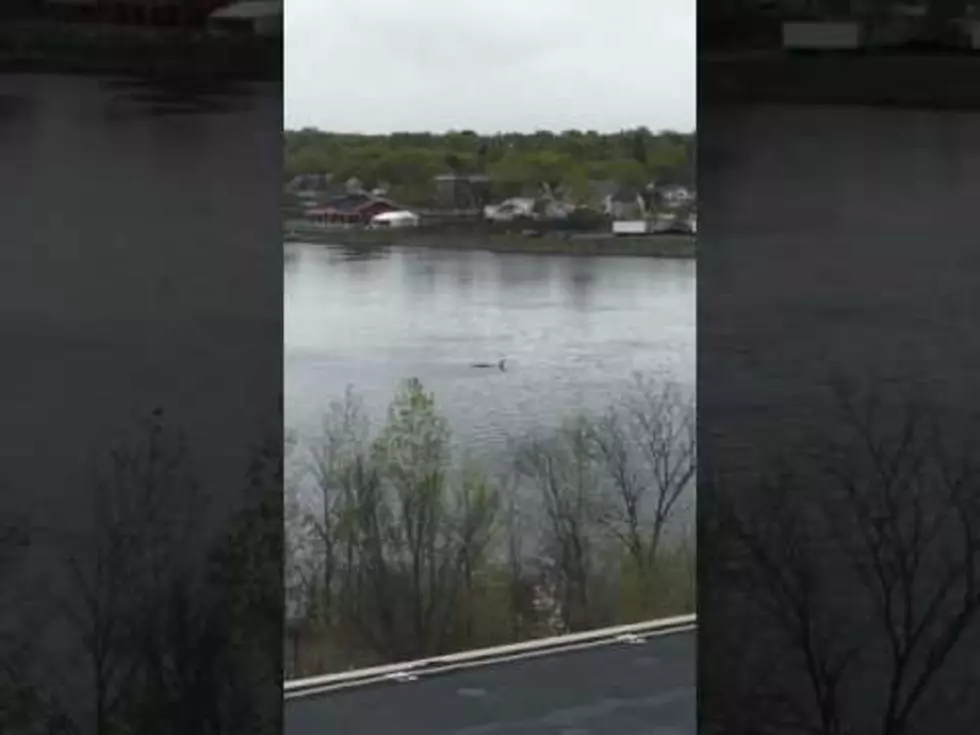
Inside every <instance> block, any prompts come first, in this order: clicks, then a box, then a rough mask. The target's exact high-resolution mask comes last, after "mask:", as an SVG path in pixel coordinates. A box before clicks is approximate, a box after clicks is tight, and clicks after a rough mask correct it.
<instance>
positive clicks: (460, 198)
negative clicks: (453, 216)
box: [434, 173, 490, 209]
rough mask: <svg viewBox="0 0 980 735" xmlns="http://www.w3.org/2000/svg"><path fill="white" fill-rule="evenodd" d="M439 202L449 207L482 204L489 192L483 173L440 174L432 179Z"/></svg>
mask: <svg viewBox="0 0 980 735" xmlns="http://www.w3.org/2000/svg"><path fill="white" fill-rule="evenodd" d="M434 182H435V185H436V194H437V196H438V200H439V204H440V205H441V206H443V207H447V208H449V209H467V208H470V207H481V206H483V205H484V204H485V203H486V201H487V199H488V198H489V194H490V177H489V176H486V175H485V174H456V173H453V174H442V175H440V176H436V177H435V179H434Z"/></svg>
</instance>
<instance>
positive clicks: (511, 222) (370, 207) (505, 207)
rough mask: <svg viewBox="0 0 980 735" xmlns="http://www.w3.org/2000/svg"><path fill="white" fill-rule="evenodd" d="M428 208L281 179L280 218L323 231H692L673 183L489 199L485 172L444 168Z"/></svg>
mask: <svg viewBox="0 0 980 735" xmlns="http://www.w3.org/2000/svg"><path fill="white" fill-rule="evenodd" d="M431 183H432V191H431V201H430V202H429V203H428V205H427V206H424V207H423V206H412V207H410V206H404V205H402V204H400V203H399V202H397V201H395V200H393V199H392V198H391V197H390V196H389V194H388V188H387V187H385V186H384V185H383V183H382V184H381V185H379V186H377V187H375V188H373V189H367V188H365V187H364V185H363V184H362V182H361V181H360V180H359V179H358V178H356V177H351V178H348V179H347V180H344V181H336V180H335V179H334V177H333V176H331V175H330V174H329V173H322V174H302V175H297V176H295V177H293V178H292V179H290V180H289V181H288V182H286V184H285V190H284V206H285V210H286V211H285V212H284V215H285V219H286V220H287V221H292V222H294V223H301V224H303V225H305V226H307V227H309V226H314V227H318V228H323V229H332V228H338V229H345V228H363V229H381V228H402V227H430V228H438V227H440V226H443V227H444V226H449V225H456V226H459V225H465V224H471V225H476V224H484V225H498V226H504V227H507V226H515V227H518V226H529V227H533V228H535V229H538V230H540V229H556V230H565V231H569V230H571V231H575V230H580V231H593V232H594V231H602V230H604V231H607V232H612V233H613V234H624V235H632V236H636V235H640V234H651V235H652V234H657V233H668V232H669V233H686V234H694V233H696V231H697V193H696V191H695V190H694V189H693V188H691V187H688V186H685V185H683V184H677V183H657V182H649V183H648V184H646V185H644V186H639V187H637V186H627V185H624V184H620V183H619V182H616V181H590V182H589V187H588V188H589V195H588V197H587V198H586V199H585V200H583V198H582V197H578V198H573V197H571V196H570V195H569V194H568V193H567V192H564V191H562V190H561V188H560V187H559V188H557V189H555V188H552V187H551V186H549V185H548V184H547V183H540V184H529V185H528V186H527V187H526V189H527V190H526V191H525V192H523V194H522V195H521V196H513V197H508V198H504V199H500V200H495V199H494V196H493V188H494V187H493V180H492V178H491V177H490V176H488V175H485V174H454V173H447V174H442V175H439V176H436V177H434V178H433V180H432V182H431Z"/></svg>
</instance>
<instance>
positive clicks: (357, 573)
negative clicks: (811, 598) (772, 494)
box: [286, 379, 696, 677]
mask: <svg viewBox="0 0 980 735" xmlns="http://www.w3.org/2000/svg"><path fill="white" fill-rule="evenodd" d="M449 439H450V436H449V428H448V426H447V424H446V421H445V419H444V418H443V417H442V416H441V415H440V414H439V412H438V410H437V406H436V403H435V399H434V397H433V396H432V395H430V394H428V393H427V392H426V391H425V389H424V388H423V386H422V385H421V384H420V383H419V382H418V381H415V380H411V381H408V382H407V383H405V384H404V385H403V387H402V389H401V391H400V392H399V393H398V395H397V396H396V397H395V399H394V400H393V402H392V404H391V406H390V409H389V413H388V418H387V421H386V422H385V424H384V425H383V426H382V427H380V429H379V430H378V431H377V432H376V433H374V434H372V433H371V432H370V430H369V426H368V423H367V421H366V419H365V416H364V413H363V410H362V407H361V404H360V402H359V400H358V399H357V397H356V396H355V395H354V394H353V393H351V392H348V394H347V395H346V396H345V398H344V400H342V401H338V402H337V403H336V404H335V405H334V406H333V407H332V409H331V411H330V413H329V415H328V417H327V418H326V420H325V423H324V431H323V435H322V437H321V438H320V440H318V441H317V442H315V443H313V444H312V445H310V446H305V447H304V446H299V445H296V444H294V445H292V446H291V448H290V451H289V453H288V460H287V465H286V466H287V493H288V495H287V505H286V517H287V520H286V523H287V555H286V561H287V569H286V584H287V615H288V623H287V636H288V639H289V640H288V642H287V651H286V676H287V677H290V676H302V675H308V674H313V673H320V672H324V671H329V670H338V669H344V668H348V667H352V666H357V665H369V664H374V663H380V662H385V661H393V660H400V659H401V660H403V659H410V658H418V657H424V656H427V655H434V654H438V653H444V652H447V651H452V650H460V649H466V648H473V647H479V646H487V645H495V644H501V643H506V642H513V641H518V640H522V639H527V638H533V637H537V636H545V635H554V634H559V633H563V632H567V631H575V630H583V629H588V628H594V627H598V626H605V625H612V624H616V623H624V622H632V621H638V620H643V619H648V618H653V617H658V616H664V615H670V614H679V613H683V612H690V611H692V610H693V606H694V592H695V588H694V547H693V537H692V536H691V534H690V533H688V532H685V530H684V527H683V524H682V521H683V515H682V511H683V510H684V506H685V505H686V504H688V503H689V502H690V501H691V499H692V497H693V483H694V474H695V459H696V458H695V434H694V413H693V406H692V405H689V403H688V402H687V401H686V399H685V398H684V397H683V396H682V393H681V392H680V391H679V390H678V389H676V388H674V387H657V386H654V385H652V384H650V383H648V382H645V381H643V380H640V379H638V380H637V382H636V385H635V389H634V390H633V391H632V392H631V393H630V395H629V396H628V398H626V399H624V400H623V401H621V402H619V403H617V405H614V406H611V407H610V408H609V410H608V411H607V412H606V413H605V414H603V415H601V416H578V417H575V418H572V419H569V420H568V422H567V423H565V424H564V425H563V426H562V427H561V428H559V429H558V430H556V431H553V432H551V433H544V434H538V435H532V436H528V437H523V438H521V439H520V440H516V441H515V442H514V443H513V447H512V452H511V458H512V463H511V464H510V466H508V467H505V468H502V469H501V471H499V472H498V473H497V474H495V475H489V474H487V473H486V472H484V471H482V470H481V469H480V468H479V467H478V466H477V465H475V464H474V463H473V462H471V461H468V460H467V459H466V458H459V457H452V456H451V453H450V449H449V447H450V442H449Z"/></svg>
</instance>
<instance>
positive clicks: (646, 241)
mask: <svg viewBox="0 0 980 735" xmlns="http://www.w3.org/2000/svg"><path fill="white" fill-rule="evenodd" d="M283 239H284V243H285V244H287V245H288V244H301V245H335V246H338V247H347V248H354V249H364V250H380V249H387V248H421V249H428V250H470V251H477V250H482V251H487V252H494V253H515V254H524V255H533V254H541V255H585V256H600V255H614V256H634V257H647V258H669V259H681V260H690V259H693V258H695V256H696V237H695V236H694V235H684V234H657V235H613V234H611V233H575V234H567V233H562V234H559V233H547V234H543V235H539V236H527V235H524V234H514V233H419V232H411V231H407V230H406V231H392V230H387V231H380V230H350V231H342V230H341V231H326V230H322V231H313V230H304V231H302V232H299V231H296V232H289V231H286V232H284V238H283Z"/></svg>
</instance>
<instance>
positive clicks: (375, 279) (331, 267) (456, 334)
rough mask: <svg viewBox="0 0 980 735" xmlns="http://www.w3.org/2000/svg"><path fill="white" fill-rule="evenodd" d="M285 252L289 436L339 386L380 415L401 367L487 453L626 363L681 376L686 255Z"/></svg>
mask: <svg viewBox="0 0 980 735" xmlns="http://www.w3.org/2000/svg"><path fill="white" fill-rule="evenodd" d="M285 263H286V265H285V309H284V320H285V323H284V339H285V373H284V375H285V420H286V426H287V428H288V429H290V430H292V431H294V432H295V433H296V434H297V435H298V436H299V437H300V438H303V437H311V436H314V435H315V434H316V433H317V432H318V431H319V428H320V425H321V420H322V415H323V412H324V411H325V409H326V408H327V406H328V405H329V403H330V401H332V400H334V399H336V398H338V397H340V396H341V395H342V394H343V392H344V390H345V388H346V387H347V386H348V385H350V386H353V387H354V389H355V390H356V391H357V392H358V393H359V394H360V395H361V396H362V397H363V398H364V400H365V403H366V405H367V407H368V410H369V412H370V414H371V416H372V417H373V418H374V419H375V420H378V419H381V418H383V416H384V409H385V406H386V404H387V402H388V401H389V400H390V398H391V396H392V394H393V391H394V389H395V387H396V386H397V384H398V382H399V381H401V380H404V379H405V378H408V377H417V378H419V379H420V380H422V382H423V384H424V385H425V386H426V387H427V388H428V389H429V390H431V391H433V392H435V394H436V397H437V400H438V401H439V403H440V405H441V408H442V410H443V412H444V413H445V414H446V415H447V417H448V418H449V420H450V423H451V425H452V428H453V431H454V437H455V440H456V442H457V443H458V445H459V447H460V448H462V449H465V450H467V451H471V452H473V453H475V454H476V455H484V456H486V455H487V454H492V453H494V452H495V451H497V450H500V449H501V448H503V447H504V446H506V440H507V437H508V436H515V435H518V434H521V433H523V432H525V431H527V430H530V429H532V428H535V427H542V426H544V427H547V426H553V425H556V424H557V423H559V422H560V421H561V418H562V417H563V416H566V415H569V414H570V413H573V412H575V411H577V410H580V409H587V410H588V409H600V408H603V407H605V406H606V405H608V404H609V402H611V401H612V400H614V399H615V398H616V397H617V396H619V395H621V393H622V391H623V390H624V389H625V388H626V387H627V385H628V382H629V381H630V380H631V377H632V374H633V373H635V372H641V373H644V374H647V375H652V376H655V377H658V378H661V379H664V380H671V381H676V382H679V383H682V384H683V385H685V386H687V387H689V388H691V389H692V390H693V385H694V364H695V354H694V350H695V341H694V334H695V298H694V297H695V269H694V262H693V261H676V260H657V259H653V258H628V257H595V258H593V257H581V256H554V255H523V254H512V253H488V252H474V251H451V250H438V251H426V250H412V249H398V250H395V249H393V250H388V251H375V252H372V253H364V252H356V251H351V250H347V249H344V248H340V247H330V246H322V245H303V244H290V245H287V246H286V258H285ZM500 359H506V360H507V363H506V368H507V369H506V370H505V371H503V372H502V371H500V370H497V369H477V368H474V367H472V363H474V362H491V363H494V362H496V361H497V360H500Z"/></svg>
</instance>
